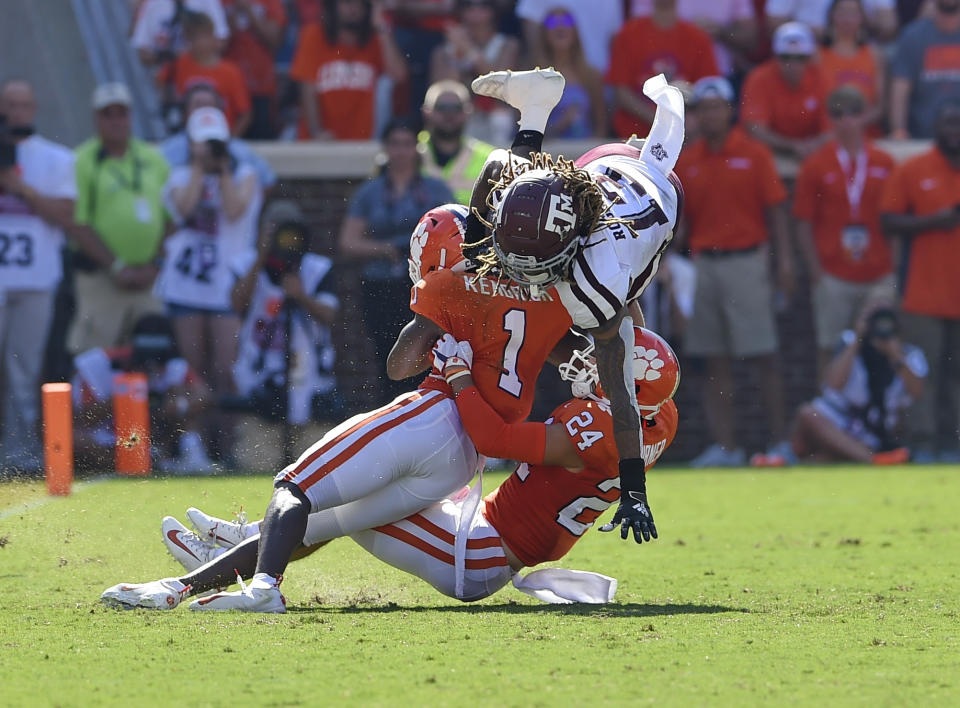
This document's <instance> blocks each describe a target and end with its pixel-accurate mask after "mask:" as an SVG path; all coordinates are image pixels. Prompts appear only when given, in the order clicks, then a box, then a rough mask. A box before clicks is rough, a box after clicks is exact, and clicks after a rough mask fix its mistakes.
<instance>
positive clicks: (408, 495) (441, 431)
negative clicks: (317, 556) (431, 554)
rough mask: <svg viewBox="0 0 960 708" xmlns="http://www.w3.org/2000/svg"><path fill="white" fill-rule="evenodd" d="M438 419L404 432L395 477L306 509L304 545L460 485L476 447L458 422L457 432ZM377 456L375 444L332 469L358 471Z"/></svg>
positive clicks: (406, 510)
mask: <svg viewBox="0 0 960 708" xmlns="http://www.w3.org/2000/svg"><path fill="white" fill-rule="evenodd" d="M443 420H444V418H440V419H439V420H434V421H432V423H433V424H428V422H427V421H421V423H422V424H421V425H418V426H417V427H418V429H415V430H405V431H404V433H406V435H407V436H408V438H409V439H408V441H407V442H409V443H410V444H412V445H413V447H411V448H410V449H409V450H408V451H407V453H406V454H404V455H403V456H402V457H401V459H400V460H399V469H401V470H402V472H403V473H402V474H400V475H398V477H397V478H396V479H395V480H393V481H392V482H390V483H389V484H387V485H385V486H383V487H381V488H380V489H377V490H375V491H373V492H371V493H370V494H368V495H366V496H364V497H363V498H361V499H356V500H354V501H351V502H347V503H346V504H341V505H338V506H335V507H332V508H329V509H324V510H321V511H319V512H316V513H313V514H311V515H310V518H309V520H308V521H307V532H306V534H305V536H304V539H303V542H304V545H307V546H312V545H314V544H316V543H319V542H322V541H328V540H330V539H333V538H338V537H340V536H347V535H349V534H352V533H354V532H356V531H361V530H363V529H370V528H373V527H375V526H381V525H383V524H389V523H391V522H394V521H397V520H399V519H403V518H406V517H407V516H409V515H410V514H413V513H415V512H417V511H420V510H421V509H424V508H425V507H428V506H430V505H431V504H433V503H435V502H438V501H441V500H443V499H446V498H447V497H449V496H451V495H452V494H454V493H455V492H457V491H458V490H460V489H461V488H463V486H464V485H466V484H467V483H468V482H469V481H470V480H471V479H473V476H474V474H475V472H476V470H477V467H478V458H477V455H476V451H475V450H474V448H473V444H472V443H471V442H470V441H469V438H467V437H466V436H465V434H463V433H462V429H461V428H460V427H459V425H457V428H456V431H457V432H458V434H451V433H452V431H453V429H452V428H451V427H448V426H446V425H443V424H442V422H441V421H443ZM398 430H400V428H398ZM367 453H369V455H368V454H367ZM377 455H378V450H377V449H376V448H372V449H371V450H369V451H365V452H364V453H362V454H359V455H357V458H356V460H355V461H351V462H349V463H347V466H346V467H345V468H344V469H343V470H339V471H338V473H342V474H344V475H345V476H346V475H350V474H351V473H353V474H360V473H361V472H362V471H363V470H364V469H365V467H366V466H367V465H368V464H375V463H376V459H377ZM354 465H356V466H355V467H354ZM351 467H353V469H352V470H351Z"/></svg>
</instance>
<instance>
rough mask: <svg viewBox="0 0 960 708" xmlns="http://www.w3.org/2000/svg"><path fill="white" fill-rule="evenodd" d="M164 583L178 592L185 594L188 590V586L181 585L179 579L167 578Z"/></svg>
mask: <svg viewBox="0 0 960 708" xmlns="http://www.w3.org/2000/svg"><path fill="white" fill-rule="evenodd" d="M163 582H164V583H166V584H167V585H169V586H170V587H172V588H173V589H174V590H176V591H177V592H183V591H184V590H186V589H187V586H186V585H184V584H183V583H181V582H180V580H179V579H178V578H167V579H166V580H164V581H163Z"/></svg>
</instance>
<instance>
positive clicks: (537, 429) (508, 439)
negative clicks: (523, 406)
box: [450, 374, 583, 469]
mask: <svg viewBox="0 0 960 708" xmlns="http://www.w3.org/2000/svg"><path fill="white" fill-rule="evenodd" d="M450 386H451V387H452V388H453V392H454V395H455V396H456V402H457V411H458V412H459V413H460V422H462V423H463V427H464V430H466V431H467V435H469V436H470V439H471V440H473V444H474V446H475V447H476V448H477V452H479V453H480V454H481V455H486V456H487V457H499V458H503V459H508V460H516V461H518V462H527V463H530V464H532V465H541V464H544V465H551V466H560V467H567V468H571V469H580V468H582V467H583V461H582V460H581V459H580V456H579V455H578V454H577V449H576V447H575V446H574V444H573V442H572V441H571V440H570V436H569V435H567V431H566V428H565V427H564V426H563V425H561V424H559V423H551V424H549V425H547V424H546V423H507V422H506V421H504V419H503V418H502V417H501V416H500V414H499V413H497V411H496V410H495V409H494V408H493V406H491V405H490V404H489V403H487V401H486V400H485V399H484V398H483V396H481V395H480V391H479V390H478V389H477V387H476V386H475V385H474V384H473V378H472V377H471V376H470V375H469V374H465V375H462V376H460V377H458V378H454V379H452V380H451V381H450Z"/></svg>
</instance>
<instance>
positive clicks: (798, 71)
mask: <svg viewBox="0 0 960 708" xmlns="http://www.w3.org/2000/svg"><path fill="white" fill-rule="evenodd" d="M816 50H817V47H816V43H815V42H814V39H813V33H812V32H811V31H810V29H809V28H808V27H807V26H806V25H802V24H800V23H799V22H788V23H786V24H785V25H780V27H778V28H777V31H776V33H775V34H774V35H773V53H774V55H775V57H774V58H773V59H771V60H769V61H767V62H764V63H763V64H761V65H760V66H758V67H757V68H756V69H754V70H753V71H751V72H750V74H749V75H748V76H747V80H746V82H745V83H744V86H743V98H742V103H741V107H740V119H741V120H742V121H743V123H744V124H745V126H746V128H747V130H748V131H749V132H750V133H751V134H752V135H753V136H754V137H755V138H757V139H758V140H760V141H761V142H763V143H765V144H766V145H767V147H769V148H770V149H772V150H775V151H778V152H783V153H787V154H791V155H795V156H796V157H800V158H804V157H806V156H807V155H809V154H810V153H812V152H813V151H814V150H816V149H817V148H818V147H820V146H821V145H822V144H823V143H824V142H825V140H826V137H825V133H826V132H827V128H828V125H827V112H826V106H825V103H826V97H827V94H826V91H825V90H824V84H823V76H822V74H821V73H820V69H819V67H817V65H816V64H814V63H813V62H812V58H813V55H814V54H815V53H816Z"/></svg>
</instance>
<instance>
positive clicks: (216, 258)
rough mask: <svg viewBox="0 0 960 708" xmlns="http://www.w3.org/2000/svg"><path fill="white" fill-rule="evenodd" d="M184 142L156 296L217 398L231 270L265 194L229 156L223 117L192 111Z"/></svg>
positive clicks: (231, 330)
mask: <svg viewBox="0 0 960 708" xmlns="http://www.w3.org/2000/svg"><path fill="white" fill-rule="evenodd" d="M187 136H188V137H189V138H190V154H191V160H190V164H189V165H188V166H182V167H176V168H174V169H173V171H172V172H171V174H170V179H169V181H168V182H167V185H166V188H165V190H164V200H165V202H166V205H167V209H168V210H169V211H170V213H171V214H172V215H173V217H174V219H175V221H176V222H177V230H176V232H175V233H174V234H173V235H172V236H171V237H170V238H169V239H168V240H167V242H166V244H165V255H164V262H163V267H162V268H161V271H160V277H159V279H158V280H157V286H156V289H155V292H156V295H157V297H158V298H160V299H161V300H162V301H163V302H164V303H166V305H167V314H168V315H169V316H170V318H171V320H172V321H173V329H174V333H175V334H176V338H177V343H178V345H179V347H180V351H181V353H182V354H183V357H184V358H185V359H186V360H187V362H188V363H189V364H190V366H192V367H193V368H194V369H195V370H196V371H198V372H200V373H201V375H202V376H203V377H204V379H205V380H206V381H207V382H208V383H209V384H210V386H211V388H212V389H213V390H214V392H215V393H229V392H231V391H232V389H233V376H232V374H231V367H232V366H233V362H234V360H235V359H236V355H237V334H238V332H239V330H240V316H239V315H238V314H237V313H236V312H235V311H234V310H233V308H232V305H231V301H230V291H231V289H232V287H233V283H234V276H233V274H232V273H231V270H230V264H231V261H232V259H233V258H234V257H235V256H236V254H238V253H241V252H243V251H246V250H248V249H250V248H253V246H254V243H255V240H256V225H257V216H258V214H259V213H260V205H261V202H262V190H261V189H260V185H259V183H258V182H257V178H256V174H255V173H254V171H253V168H252V167H250V166H249V165H248V164H244V163H240V164H238V163H237V162H236V160H234V159H233V158H232V157H231V156H230V154H229V152H228V151H227V140H228V139H229V137H230V128H229V126H228V125H227V119H226V117H225V116H224V114H223V112H222V111H220V110H219V109H217V108H209V107H208V108H200V109H198V110H196V111H194V112H193V114H192V115H191V116H190V119H189V120H188V121H187Z"/></svg>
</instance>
